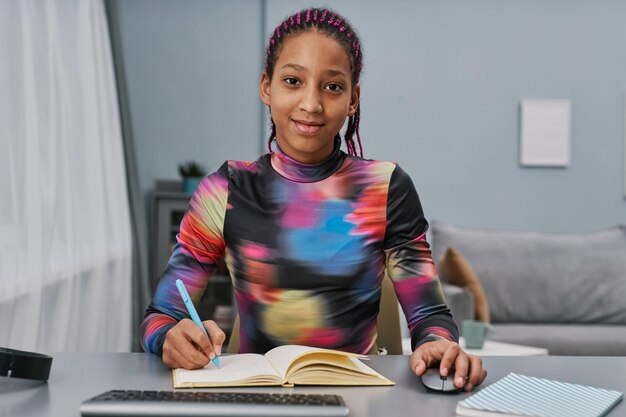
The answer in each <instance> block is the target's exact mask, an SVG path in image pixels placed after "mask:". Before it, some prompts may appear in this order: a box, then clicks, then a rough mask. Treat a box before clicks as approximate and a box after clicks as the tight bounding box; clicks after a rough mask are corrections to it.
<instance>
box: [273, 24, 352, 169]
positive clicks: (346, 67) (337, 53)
mask: <svg viewBox="0 0 626 417" xmlns="http://www.w3.org/2000/svg"><path fill="white" fill-rule="evenodd" d="M350 74H351V71H350V57H349V56H348V53H347V52H346V50H345V49H344V47H343V46H342V45H341V44H340V43H339V42H337V41H336V40H334V39H332V38H331V37H329V36H328V35H325V34H320V33H317V32H313V31H309V32H303V33H299V34H296V35H291V36H290V37H289V38H288V39H286V40H285V41H284V43H283V45H282V49H281V50H280V51H279V53H278V57H277V59H276V64H275V66H274V74H273V75H272V79H271V80H270V79H269V77H268V75H267V73H265V72H264V73H263V74H262V76H261V100H263V102H264V103H265V104H267V105H268V106H270V109H271V112H272V119H273V120H274V124H275V125H276V140H277V141H278V146H280V149H281V150H282V151H283V152H284V153H286V154H287V155H289V156H290V157H291V158H293V159H295V160H296V161H299V162H303V163H306V164H314V163H317V162H321V161H323V160H324V159H325V158H327V157H328V156H329V155H330V154H331V153H332V151H333V146H334V138H335V135H336V134H337V133H338V132H339V130H340V129H341V128H342V126H343V124H344V123H345V121H346V118H347V117H348V116H351V115H353V114H354V113H355V112H356V109H357V106H358V103H359V95H360V87H359V86H358V85H356V86H354V87H353V86H352V79H351V75H350Z"/></svg>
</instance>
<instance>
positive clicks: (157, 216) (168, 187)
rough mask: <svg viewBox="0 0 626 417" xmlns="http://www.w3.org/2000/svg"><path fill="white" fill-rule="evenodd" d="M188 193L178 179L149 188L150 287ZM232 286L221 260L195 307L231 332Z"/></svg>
mask: <svg viewBox="0 0 626 417" xmlns="http://www.w3.org/2000/svg"><path fill="white" fill-rule="evenodd" d="M190 197H191V195H190V194H187V193H185V192H183V191H182V183H181V182H180V181H157V182H156V184H155V188H154V190H153V192H152V209H153V222H152V224H153V226H152V229H153V230H152V243H153V244H152V266H151V268H152V270H151V277H152V282H151V284H152V291H153V292H154V290H155V289H156V286H157V284H158V282H159V278H160V276H161V274H162V273H163V271H164V270H165V267H166V266H167V262H168V260H169V258H170V255H171V254H172V249H173V248H174V245H175V244H176V235H178V232H179V228H180V222H181V221H182V219H183V216H184V215H185V210H186V209H187V204H188V203H189V199H190ZM234 300H235V297H234V294H233V286H232V282H231V279H230V275H229V274H228V269H227V268H226V265H225V264H224V262H223V261H222V262H221V263H220V264H219V265H218V267H217V269H216V270H215V273H214V274H213V276H212V277H211V280H210V281H209V286H208V287H207V289H206V291H205V293H204V295H203V296H202V299H201V300H200V303H199V305H198V306H196V307H197V309H198V314H199V315H200V317H201V318H202V320H215V321H216V322H217V323H218V324H219V326H220V328H221V329H222V330H224V332H225V333H226V337H227V340H228V337H229V335H230V330H231V329H232V324H233V320H234V314H235V312H236V311H237V309H236V307H235V301H234Z"/></svg>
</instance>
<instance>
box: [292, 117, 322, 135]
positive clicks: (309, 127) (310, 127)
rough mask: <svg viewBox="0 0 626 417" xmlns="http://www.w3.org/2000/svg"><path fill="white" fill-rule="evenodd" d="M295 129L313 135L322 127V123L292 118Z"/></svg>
mask: <svg viewBox="0 0 626 417" xmlns="http://www.w3.org/2000/svg"><path fill="white" fill-rule="evenodd" d="M293 124H294V126H295V127H296V130H297V131H298V132H299V133H301V134H303V135H315V134H316V133H317V132H319V131H320V130H321V129H322V126H323V125H322V124H319V123H313V122H304V121H299V120H293Z"/></svg>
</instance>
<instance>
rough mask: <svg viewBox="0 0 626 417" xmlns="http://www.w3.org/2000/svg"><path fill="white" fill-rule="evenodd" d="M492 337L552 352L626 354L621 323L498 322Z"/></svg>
mask: <svg viewBox="0 0 626 417" xmlns="http://www.w3.org/2000/svg"><path fill="white" fill-rule="evenodd" d="M489 340H493V341H496V342H506V343H514V344H519V345H527V346H537V347H543V348H546V349H548V354H549V355H572V356H625V355H626V343H625V342H624V341H626V326H621V325H610V324H607V325H603V324H497V325H495V326H494V333H493V335H492V336H490V337H489Z"/></svg>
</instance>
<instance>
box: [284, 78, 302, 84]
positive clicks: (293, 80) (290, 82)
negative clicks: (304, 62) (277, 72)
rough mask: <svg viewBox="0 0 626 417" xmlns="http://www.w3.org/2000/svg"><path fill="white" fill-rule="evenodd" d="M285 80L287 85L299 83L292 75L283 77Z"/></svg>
mask: <svg viewBox="0 0 626 417" xmlns="http://www.w3.org/2000/svg"><path fill="white" fill-rule="evenodd" d="M285 82H286V83H287V85H298V84H299V83H300V81H298V79H297V78H293V77H287V78H285Z"/></svg>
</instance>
